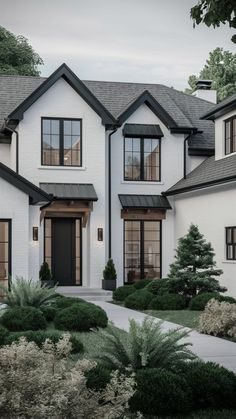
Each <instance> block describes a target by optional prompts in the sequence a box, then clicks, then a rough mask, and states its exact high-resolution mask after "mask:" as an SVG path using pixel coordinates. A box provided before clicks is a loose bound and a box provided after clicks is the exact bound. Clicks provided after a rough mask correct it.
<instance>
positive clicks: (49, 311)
mask: <svg viewBox="0 0 236 419" xmlns="http://www.w3.org/2000/svg"><path fill="white" fill-rule="evenodd" d="M40 311H42V313H43V315H44V317H45V319H46V320H47V322H52V321H53V320H54V317H55V315H56V312H57V311H56V308H55V307H53V306H45V307H42V308H41V309H40Z"/></svg>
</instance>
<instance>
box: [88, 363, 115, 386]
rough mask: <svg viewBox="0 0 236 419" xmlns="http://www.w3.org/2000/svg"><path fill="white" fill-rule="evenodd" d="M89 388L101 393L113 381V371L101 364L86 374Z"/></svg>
mask: <svg viewBox="0 0 236 419" xmlns="http://www.w3.org/2000/svg"><path fill="white" fill-rule="evenodd" d="M85 377H86V379H87V383H86V385H87V387H88V388H91V389H94V390H96V391H99V390H101V389H103V388H105V387H106V386H107V384H108V383H109V382H110V379H111V370H109V369H107V368H106V367H104V366H103V365H101V364H97V365H96V367H95V368H92V369H91V370H89V371H87V372H86V373H85Z"/></svg>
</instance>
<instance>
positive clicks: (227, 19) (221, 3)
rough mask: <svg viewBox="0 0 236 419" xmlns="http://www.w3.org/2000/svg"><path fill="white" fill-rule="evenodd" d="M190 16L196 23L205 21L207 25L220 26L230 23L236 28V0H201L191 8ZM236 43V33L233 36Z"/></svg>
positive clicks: (231, 26)
mask: <svg viewBox="0 0 236 419" xmlns="http://www.w3.org/2000/svg"><path fill="white" fill-rule="evenodd" d="M190 16H191V18H192V19H193V22H194V26H195V24H197V25H199V24H200V23H202V22H203V23H205V25H207V26H213V27H214V28H215V27H218V26H220V25H221V23H223V24H226V23H228V24H229V26H230V28H236V2H235V0H199V1H198V4H196V6H194V7H192V8H191V11H190ZM231 40H232V42H234V43H236V35H233V36H232V38H231Z"/></svg>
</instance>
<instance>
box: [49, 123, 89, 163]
mask: <svg viewBox="0 0 236 419" xmlns="http://www.w3.org/2000/svg"><path fill="white" fill-rule="evenodd" d="M81 125H82V121H81V120H80V119H62V118H42V164H43V165H46V166H81V160H82V159H81V142H82V139H81V132H82V128H81Z"/></svg>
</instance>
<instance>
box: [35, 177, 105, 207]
mask: <svg viewBox="0 0 236 419" xmlns="http://www.w3.org/2000/svg"><path fill="white" fill-rule="evenodd" d="M40 188H41V189H42V190H44V191H45V192H46V193H47V194H49V195H52V196H53V200H63V201H65V200H68V201H93V202H95V201H97V200H98V197H97V194H96V191H95V189H94V186H93V184H92V183H55V182H54V183H52V182H51V183H45V182H43V183H40Z"/></svg>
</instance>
